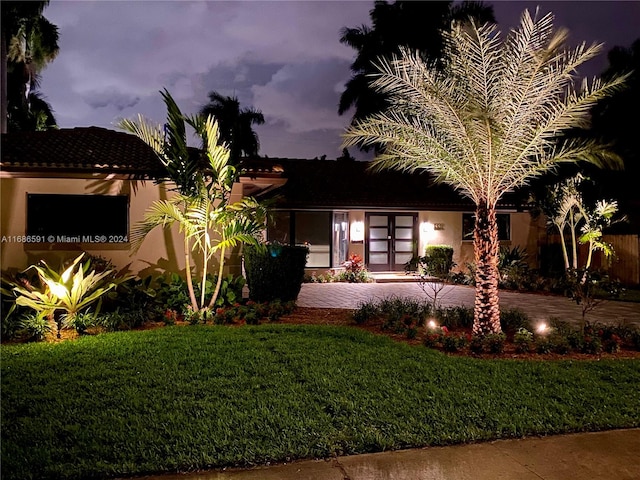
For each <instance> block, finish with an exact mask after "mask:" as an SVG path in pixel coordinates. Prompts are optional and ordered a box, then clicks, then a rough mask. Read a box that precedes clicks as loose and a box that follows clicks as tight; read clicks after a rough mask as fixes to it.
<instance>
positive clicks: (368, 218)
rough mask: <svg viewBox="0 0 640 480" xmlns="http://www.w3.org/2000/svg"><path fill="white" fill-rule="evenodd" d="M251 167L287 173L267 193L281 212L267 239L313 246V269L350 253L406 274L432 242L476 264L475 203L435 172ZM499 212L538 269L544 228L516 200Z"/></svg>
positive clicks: (288, 163) (296, 164)
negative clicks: (433, 174)
mask: <svg viewBox="0 0 640 480" xmlns="http://www.w3.org/2000/svg"><path fill="white" fill-rule="evenodd" d="M251 165H255V166H260V168H261V169H262V170H263V171H264V170H265V169H268V167H269V165H277V166H278V167H279V168H281V170H282V172H283V173H282V175H283V177H284V178H285V179H286V183H285V184H284V185H283V186H282V187H280V188H278V189H277V190H274V191H272V192H270V193H269V194H268V196H270V197H271V198H272V201H274V206H275V212H274V215H273V219H272V222H271V223H270V224H269V226H268V229H267V238H268V240H270V241H278V242H281V243H285V244H307V245H308V246H309V250H310V255H309V258H308V261H307V269H308V270H310V271H322V270H326V269H331V268H337V267H340V265H341V264H342V263H343V262H344V261H345V260H346V258H347V256H348V255H349V254H350V253H356V254H358V255H360V256H362V257H363V258H364V261H365V264H366V265H367V267H368V268H369V270H371V271H374V272H376V271H404V266H405V264H406V263H407V262H408V261H410V260H411V258H412V257H414V256H415V255H423V254H424V248H425V247H426V246H427V245H433V244H447V245H451V246H453V248H454V261H455V262H456V263H457V264H458V265H459V266H464V265H465V263H466V262H471V261H473V245H472V243H473V233H472V232H473V213H474V210H475V207H474V205H473V203H472V202H471V201H470V200H467V199H465V198H463V197H462V196H460V195H459V194H458V193H456V192H455V191H454V190H453V189H452V188H451V187H449V186H446V185H442V184H434V182H433V180H432V178H430V176H429V175H428V174H416V173H414V174H407V173H402V172H396V171H384V172H378V173H374V172H372V171H370V169H369V168H368V167H369V164H368V163H367V162H357V161H348V160H337V161H336V160H293V159H282V158H277V159H268V160H263V161H262V163H261V164H260V163H259V162H255V163H251ZM498 209H499V213H498V226H499V235H500V241H501V244H502V245H506V246H510V247H515V246H519V247H520V248H526V249H527V251H528V252H529V253H530V261H531V262H532V264H534V265H535V264H536V263H537V258H536V257H537V251H538V244H539V242H540V241H541V238H542V237H544V236H546V227H545V225H544V222H542V221H541V220H540V219H537V220H536V219H533V218H532V217H531V215H529V213H528V212H527V211H526V205H525V204H524V199H522V198H519V197H518V196H516V195H507V196H505V198H504V200H503V201H502V202H501V203H500V205H499V206H498Z"/></svg>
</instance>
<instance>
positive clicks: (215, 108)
mask: <svg viewBox="0 0 640 480" xmlns="http://www.w3.org/2000/svg"><path fill="white" fill-rule="evenodd" d="M200 115H205V116H206V115H212V116H213V117H215V119H216V120H217V122H218V125H219V126H220V139H221V140H222V141H223V142H224V143H226V144H227V146H228V147H229V149H230V151H231V163H232V164H234V165H238V162H239V160H240V158H241V157H254V156H257V155H258V150H260V141H259V139H258V135H257V134H256V132H255V131H254V130H253V125H262V124H263V123H264V115H262V112H261V111H260V110H256V109H253V108H240V102H239V100H238V97H227V96H225V95H222V94H220V93H218V92H209V103H207V104H206V105H205V106H204V107H202V108H201V109H200Z"/></svg>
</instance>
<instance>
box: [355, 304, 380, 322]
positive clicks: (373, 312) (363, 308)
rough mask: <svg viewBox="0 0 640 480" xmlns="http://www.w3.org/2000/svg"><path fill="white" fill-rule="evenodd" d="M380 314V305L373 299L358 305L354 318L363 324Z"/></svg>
mask: <svg viewBox="0 0 640 480" xmlns="http://www.w3.org/2000/svg"><path fill="white" fill-rule="evenodd" d="M378 315H380V309H379V307H378V305H377V304H376V303H374V302H372V301H368V302H364V303H361V304H360V305H358V308H356V309H355V311H354V312H353V320H354V321H355V322H356V323H357V324H358V325H362V324H363V323H366V322H368V321H369V320H371V319H372V318H375V317H377V316H378Z"/></svg>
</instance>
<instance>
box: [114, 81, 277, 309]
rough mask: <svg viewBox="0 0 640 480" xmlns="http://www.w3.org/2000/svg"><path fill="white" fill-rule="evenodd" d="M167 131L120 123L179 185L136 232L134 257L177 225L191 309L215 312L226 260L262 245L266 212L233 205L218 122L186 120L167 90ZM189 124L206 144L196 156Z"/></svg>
mask: <svg viewBox="0 0 640 480" xmlns="http://www.w3.org/2000/svg"><path fill="white" fill-rule="evenodd" d="M162 96H163V99H164V101H165V104H166V106H167V123H166V125H165V129H164V130H163V128H161V127H160V126H159V125H154V124H152V123H150V122H149V121H147V120H146V119H144V118H143V117H142V116H139V117H138V119H137V121H131V120H122V121H121V122H120V124H119V126H120V128H122V129H124V130H126V131H128V132H131V133H133V134H135V135H136V136H138V137H139V138H140V139H141V140H143V141H144V142H145V143H146V144H147V145H149V146H150V147H151V148H153V150H154V152H155V153H156V155H157V156H158V158H159V159H160V161H161V162H162V163H163V164H164V166H165V167H166V178H165V179H163V181H172V182H173V183H174V184H175V185H176V194H175V195H174V196H173V197H172V198H170V199H168V200H159V201H156V202H154V203H153V204H152V205H151V206H150V207H149V209H148V210H147V212H146V214H145V216H144V219H143V220H142V221H141V222H139V223H138V224H137V225H136V227H135V229H134V231H133V232H132V235H131V238H132V248H133V251H134V252H135V251H136V250H137V249H138V248H140V245H141V244H142V242H143V241H144V239H145V237H146V236H147V234H148V233H149V232H151V231H152V230H154V229H155V228H156V227H159V226H160V227H163V228H167V227H171V226H173V225H177V226H178V228H179V230H180V232H181V233H182V235H183V241H184V252H185V266H186V280H187V289H188V291H189V299H190V302H191V309H192V311H194V312H198V311H200V310H202V309H211V308H212V307H213V306H214V304H215V302H216V299H217V298H218V295H219V293H220V289H221V286H222V280H223V274H222V273H223V269H224V263H225V255H226V254H227V252H228V251H229V250H230V249H233V248H235V247H237V246H239V245H241V244H246V243H248V244H254V245H258V244H259V237H260V234H261V232H262V231H263V229H264V225H265V219H266V208H265V207H264V206H263V205H262V204H260V203H259V202H257V201H256V200H255V199H253V198H250V197H243V198H242V199H240V200H239V201H237V202H231V190H232V188H233V184H234V183H235V180H236V178H237V169H236V167H235V166H234V165H232V164H231V163H230V150H229V148H228V147H227V146H226V145H225V144H222V145H221V144H219V138H220V132H219V128H218V123H217V122H216V120H215V119H214V118H213V117H212V116H208V117H206V118H205V117H202V116H199V115H196V116H191V117H186V116H184V115H183V114H182V113H181V112H180V109H179V108H178V106H177V104H176V103H175V101H174V100H173V98H172V97H171V95H170V94H169V92H167V91H166V90H165V91H164V92H162ZM186 125H189V126H190V127H192V128H193V129H194V130H195V132H196V134H197V135H198V136H199V137H200V138H201V139H202V147H201V148H200V149H199V151H198V152H197V153H198V155H193V154H192V152H190V149H189V148H188V147H187V141H186ZM193 252H197V253H199V254H200V255H201V259H202V265H203V269H202V288H201V289H200V291H201V294H200V299H196V295H195V289H194V285H193V274H192V253H193ZM214 257H217V260H218V277H217V278H218V279H217V283H216V286H215V289H214V292H213V294H212V296H211V298H210V299H208V300H207V299H206V298H205V290H206V289H205V288H204V285H205V283H206V278H207V273H208V269H209V264H210V262H211V261H212V259H213V258H214Z"/></svg>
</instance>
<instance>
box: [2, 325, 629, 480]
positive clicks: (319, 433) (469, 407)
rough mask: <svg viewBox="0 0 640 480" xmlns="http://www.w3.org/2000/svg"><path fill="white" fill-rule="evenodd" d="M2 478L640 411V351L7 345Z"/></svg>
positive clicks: (336, 343) (324, 337) (373, 339)
mask: <svg viewBox="0 0 640 480" xmlns="http://www.w3.org/2000/svg"><path fill="white" fill-rule="evenodd" d="M0 354H1V361H2V366H1V370H2V371H1V373H2V385H1V386H2V394H1V400H2V405H1V408H2V419H1V420H2V446H1V448H2V478H3V479H5V480H9V479H29V478H33V479H36V478H37V479H46V478H78V479H79V478H96V477H97V478H100V477H108V476H117V475H120V476H121V475H129V474H142V473H150V472H161V471H171V470H173V471H175V470H180V471H184V470H190V469H197V468H207V467H223V466H228V465H252V464H259V463H265V462H268V461H286V460H291V459H296V458H311V457H327V456H330V455H333V454H343V453H360V452H373V451H381V450H386V449H396V448H406V447H415V446H424V445H445V444H451V443H459V442H473V441H481V440H489V439H495V438H507V437H520V436H524V435H539V434H549V433H563V432H573V431H585V430H599V429H607V428H622V427H637V426H640V395H638V385H640V361H638V360H611V361H605V360H601V361H584V362H571V361H558V362H543V361H531V362H523V361H505V360H476V359H471V358H460V357H448V356H445V355H443V354H441V353H439V352H436V351H433V350H429V349H426V348H424V347H412V346H408V345H405V344H400V343H396V342H393V341H392V340H390V339H389V338H386V337H382V336H375V335H372V334H369V333H367V332H363V331H360V330H357V329H354V328H349V327H321V326H290V325H263V326H255V327H241V328H229V327H212V326H194V327H167V328H163V329H158V330H151V331H137V332H120V333H114V334H105V335H99V336H96V337H85V338H81V339H79V340H77V341H72V342H63V343H59V344H29V345H14V346H3V347H1V348H0Z"/></svg>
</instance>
